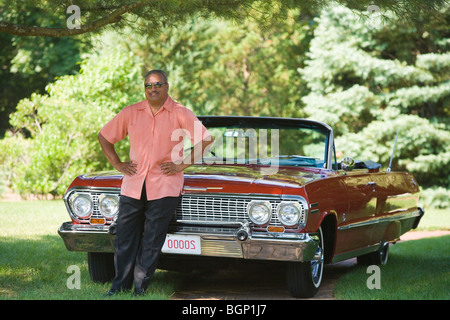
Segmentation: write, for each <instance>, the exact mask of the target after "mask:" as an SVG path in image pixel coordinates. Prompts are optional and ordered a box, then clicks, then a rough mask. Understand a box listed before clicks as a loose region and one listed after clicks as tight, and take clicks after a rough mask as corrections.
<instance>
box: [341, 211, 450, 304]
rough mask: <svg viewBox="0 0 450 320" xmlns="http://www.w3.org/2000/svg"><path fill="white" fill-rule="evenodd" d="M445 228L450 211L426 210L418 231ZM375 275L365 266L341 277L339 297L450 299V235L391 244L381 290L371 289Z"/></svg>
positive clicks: (382, 270)
mask: <svg viewBox="0 0 450 320" xmlns="http://www.w3.org/2000/svg"><path fill="white" fill-rule="evenodd" d="M443 229H445V230H450V213H449V212H448V210H436V209H428V210H425V216H424V217H423V218H422V221H421V222H420V224H419V227H418V228H417V230H418V231H427V230H443ZM412 232H414V231H412ZM372 275H374V272H373V271H370V270H369V272H368V270H367V267H363V266H361V267H357V268H355V269H354V270H352V271H350V272H348V273H347V274H345V275H344V276H343V277H341V278H340V279H339V281H338V283H337V285H336V287H335V290H334V295H335V297H336V298H337V299H344V300H351V299H355V300H369V299H370V300H375V299H376V300H411V299H414V300H449V299H450V236H444V237H436V238H426V239H420V240H411V241H405V242H400V243H397V244H395V245H391V247H390V250H389V259H388V263H387V264H386V265H385V266H381V267H380V273H379V275H380V278H379V280H380V284H381V288H380V289H376V288H374V289H369V288H368V286H367V282H368V279H369V277H371V276H372ZM371 279H373V278H371ZM369 282H370V283H374V282H372V281H369Z"/></svg>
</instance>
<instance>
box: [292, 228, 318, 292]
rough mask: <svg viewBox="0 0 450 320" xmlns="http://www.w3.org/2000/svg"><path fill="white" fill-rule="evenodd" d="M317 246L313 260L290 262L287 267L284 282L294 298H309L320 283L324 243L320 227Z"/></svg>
mask: <svg viewBox="0 0 450 320" xmlns="http://www.w3.org/2000/svg"><path fill="white" fill-rule="evenodd" d="M318 236H319V245H318V247H317V250H316V253H315V255H314V260H311V261H306V262H290V263H288V265H287V270H286V280H287V285H288V289H289V292H290V293H291V295H292V296H293V297H294V298H311V297H313V296H314V295H315V294H316V293H317V291H318V290H319V287H320V284H321V283H322V276H323V266H324V252H325V247H324V241H323V233H322V227H319V231H318Z"/></svg>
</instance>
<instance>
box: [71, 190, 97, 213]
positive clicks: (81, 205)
mask: <svg viewBox="0 0 450 320" xmlns="http://www.w3.org/2000/svg"><path fill="white" fill-rule="evenodd" d="M70 206H71V207H72V211H73V213H74V214H75V215H76V216H77V217H78V218H80V219H86V218H89V216H90V215H91V213H92V198H91V196H90V195H89V194H87V193H76V194H74V195H73V196H72V197H71V198H70Z"/></svg>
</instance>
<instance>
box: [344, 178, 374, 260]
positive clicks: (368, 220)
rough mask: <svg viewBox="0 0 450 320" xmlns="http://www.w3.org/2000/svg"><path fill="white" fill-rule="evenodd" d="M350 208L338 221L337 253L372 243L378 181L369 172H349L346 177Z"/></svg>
mask: <svg viewBox="0 0 450 320" xmlns="http://www.w3.org/2000/svg"><path fill="white" fill-rule="evenodd" d="M344 182H345V186H346V189H347V197H348V209H347V212H346V213H344V214H343V215H342V216H341V217H340V221H338V233H337V244H336V254H342V253H345V252H350V251H353V250H357V249H361V248H364V247H366V246H369V245H371V244H372V241H373V240H372V232H373V228H374V223H375V221H376V205H377V193H376V185H377V183H376V181H373V177H372V176H371V175H369V174H367V173H358V172H348V173H347V174H346V176H345V178H344Z"/></svg>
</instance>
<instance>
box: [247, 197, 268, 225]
mask: <svg viewBox="0 0 450 320" xmlns="http://www.w3.org/2000/svg"><path fill="white" fill-rule="evenodd" d="M247 213H248V217H249V218H250V220H251V221H252V222H253V223H255V224H266V223H267V222H269V220H270V218H271V217H272V206H271V205H270V202H269V201H257V200H252V201H250V203H249V204H248V205H247Z"/></svg>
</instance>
